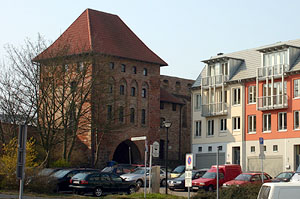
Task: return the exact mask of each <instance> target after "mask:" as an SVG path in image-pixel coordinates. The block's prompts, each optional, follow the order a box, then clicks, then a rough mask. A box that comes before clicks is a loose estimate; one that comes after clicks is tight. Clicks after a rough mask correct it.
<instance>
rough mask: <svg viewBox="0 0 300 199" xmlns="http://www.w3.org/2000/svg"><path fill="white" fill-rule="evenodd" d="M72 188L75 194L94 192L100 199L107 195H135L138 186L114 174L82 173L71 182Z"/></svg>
mask: <svg viewBox="0 0 300 199" xmlns="http://www.w3.org/2000/svg"><path fill="white" fill-rule="evenodd" d="M70 183H71V184H70V188H72V189H73V192H74V193H78V194H84V193H90V192H92V193H93V194H94V195H95V196H97V197H100V196H102V195H104V194H105V193H128V194H130V193H134V192H136V191H137V189H138V186H137V185H136V183H135V182H134V181H125V180H124V179H122V178H121V177H120V176H119V175H117V174H114V173H106V172H101V173H80V174H77V175H75V176H73V178H72V179H71V180H70Z"/></svg>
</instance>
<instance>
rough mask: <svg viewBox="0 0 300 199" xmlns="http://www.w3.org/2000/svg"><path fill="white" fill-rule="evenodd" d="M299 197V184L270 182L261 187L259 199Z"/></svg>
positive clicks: (296, 198)
mask: <svg viewBox="0 0 300 199" xmlns="http://www.w3.org/2000/svg"><path fill="white" fill-rule="evenodd" d="M299 196H300V183H299V182H283V183H274V182H269V183H264V184H263V185H262V186H261V188H260V190H259V193H258V197H257V199H298V198H299Z"/></svg>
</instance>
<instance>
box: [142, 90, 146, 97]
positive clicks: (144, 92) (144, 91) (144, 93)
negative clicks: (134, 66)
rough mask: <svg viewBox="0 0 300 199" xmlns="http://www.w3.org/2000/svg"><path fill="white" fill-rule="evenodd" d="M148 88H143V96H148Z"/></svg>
mask: <svg viewBox="0 0 300 199" xmlns="http://www.w3.org/2000/svg"><path fill="white" fill-rule="evenodd" d="M146 96H147V90H146V89H145V88H143V89H142V98H146Z"/></svg>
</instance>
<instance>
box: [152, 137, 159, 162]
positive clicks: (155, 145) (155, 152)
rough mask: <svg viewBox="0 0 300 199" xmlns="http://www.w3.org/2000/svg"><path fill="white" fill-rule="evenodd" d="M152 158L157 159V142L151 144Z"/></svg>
mask: <svg viewBox="0 0 300 199" xmlns="http://www.w3.org/2000/svg"><path fill="white" fill-rule="evenodd" d="M152 154H153V157H155V158H158V157H159V143H158V142H157V141H155V142H153V152H152Z"/></svg>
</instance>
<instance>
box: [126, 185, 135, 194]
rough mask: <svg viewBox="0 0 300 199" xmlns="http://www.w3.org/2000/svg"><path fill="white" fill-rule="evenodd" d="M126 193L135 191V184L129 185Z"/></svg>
mask: <svg viewBox="0 0 300 199" xmlns="http://www.w3.org/2000/svg"><path fill="white" fill-rule="evenodd" d="M127 193H128V194H132V193H135V186H130V187H129V190H128V192H127Z"/></svg>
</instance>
